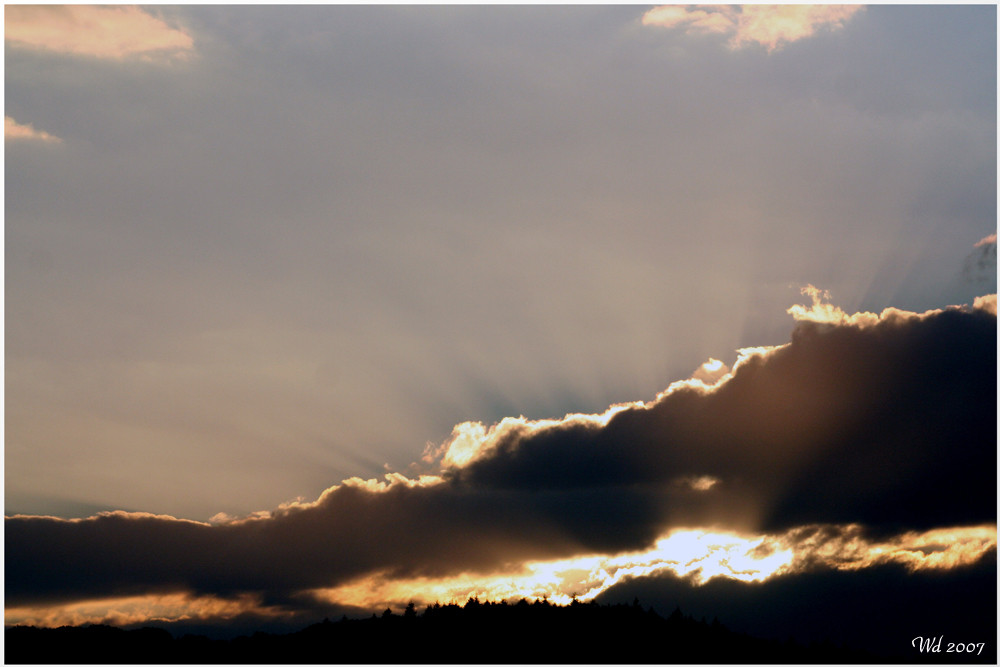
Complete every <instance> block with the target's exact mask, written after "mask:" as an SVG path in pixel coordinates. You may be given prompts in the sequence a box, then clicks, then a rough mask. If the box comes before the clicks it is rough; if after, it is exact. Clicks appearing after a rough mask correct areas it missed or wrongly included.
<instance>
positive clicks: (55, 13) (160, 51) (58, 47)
mask: <svg viewBox="0 0 1000 667" xmlns="http://www.w3.org/2000/svg"><path fill="white" fill-rule="evenodd" d="M4 27H5V35H4V36H5V39H6V40H7V43H8V44H9V45H10V46H12V47H15V48H30V49H43V50H47V51H56V52H59V53H68V54H72V55H78V56H81V55H82V56H92V57H96V58H110V59H116V60H121V59H123V58H127V57H133V56H141V57H144V58H147V59H148V58H149V57H151V56H153V55H159V56H173V57H183V56H185V55H186V54H188V53H190V52H191V50H192V49H193V48H194V40H193V39H192V38H191V36H190V35H188V34H187V33H185V32H184V31H182V30H178V29H176V28H171V27H170V26H168V25H167V24H166V23H165V22H164V21H162V20H161V19H159V18H156V17H155V16H153V15H152V14H150V13H148V12H146V11H144V10H143V9H140V8H139V7H135V6H83V5H9V6H8V7H7V8H6V19H5V26H4Z"/></svg>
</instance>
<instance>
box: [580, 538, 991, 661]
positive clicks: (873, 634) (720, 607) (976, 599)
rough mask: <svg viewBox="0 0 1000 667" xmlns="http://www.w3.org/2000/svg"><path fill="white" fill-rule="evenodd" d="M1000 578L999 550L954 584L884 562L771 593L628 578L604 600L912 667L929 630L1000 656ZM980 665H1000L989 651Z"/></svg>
mask: <svg viewBox="0 0 1000 667" xmlns="http://www.w3.org/2000/svg"><path fill="white" fill-rule="evenodd" d="M996 576H997V569H996V550H995V549H994V550H993V551H992V552H989V553H987V554H984V556H983V557H982V558H981V559H980V560H979V561H977V562H976V563H975V564H974V565H972V566H969V567H965V568H961V569H958V570H952V571H951V572H949V574H948V576H942V573H941V572H940V571H936V570H920V571H916V572H914V571H910V570H908V569H907V568H906V567H905V566H903V565H901V564H898V563H885V564H881V565H876V566H873V567H869V568H866V569H863V570H840V569H815V570H808V571H801V572H796V573H792V574H789V575H787V576H783V577H778V578H775V579H772V580H769V581H768V582H767V584H766V585H759V584H757V583H755V582H754V583H747V582H743V581H739V580H736V579H730V578H725V577H716V578H714V579H711V580H710V581H708V582H706V583H705V584H704V585H702V586H692V585H690V581H689V580H688V578H687V577H684V576H682V575H678V574H676V573H674V572H671V571H669V570H663V571H662V572H661V573H659V574H658V575H655V576H653V577H643V578H633V579H626V580H623V581H622V582H621V583H619V584H618V585H616V586H614V587H612V588H611V589H609V590H608V591H607V592H605V593H604V594H602V595H601V596H600V597H599V598H598V601H599V602H602V603H612V604H613V603H629V602H631V601H632V600H633V599H634V598H635V597H636V596H638V597H639V599H640V601H641V602H642V604H643V605H654V606H655V607H656V608H657V609H658V610H659V611H660V612H661V613H664V612H667V613H669V611H670V610H672V609H674V608H675V607H677V606H678V605H679V606H680V608H681V610H682V611H683V612H684V613H685V614H690V615H692V616H694V617H695V618H700V617H702V616H706V617H707V618H709V619H711V618H712V617H713V616H714V615H718V617H719V619H720V620H721V621H722V622H723V623H724V624H725V625H726V627H728V628H729V629H731V630H734V631H737V632H746V633H749V634H751V635H753V636H757V637H767V638H771V639H775V640H778V641H785V640H787V639H788V637H794V638H796V640H797V641H798V642H800V643H808V642H811V641H824V640H833V641H836V642H837V643H841V642H844V643H846V644H848V645H850V646H857V647H861V648H868V649H870V650H873V651H879V652H884V653H889V654H895V655H899V656H900V657H901V658H903V659H902V660H900V662H907V663H912V662H917V661H918V659H917V658H916V657H915V655H914V653H915V652H914V651H913V649H912V647H911V643H910V642H911V641H912V640H913V638H914V637H916V636H918V635H923V636H927V635H928V634H930V633H931V632H933V634H935V635H936V636H937V635H941V634H944V635H946V636H947V637H949V638H950V637H955V638H956V639H955V641H958V639H957V637H960V636H961V637H977V638H978V639H975V641H977V642H981V641H985V642H986V643H987V651H990V650H993V651H994V652H995V641H994V639H993V638H995V637H996V610H997V607H996ZM930 628H934V629H933V630H930ZM946 641H947V640H946ZM965 641H972V640H965ZM991 647H992V648H991ZM982 659H983V661H984V662H989V663H992V662H995V660H996V658H995V657H993V658H992V659H991V658H989V656H988V655H987V653H986V652H985V651H984V655H983V657H982Z"/></svg>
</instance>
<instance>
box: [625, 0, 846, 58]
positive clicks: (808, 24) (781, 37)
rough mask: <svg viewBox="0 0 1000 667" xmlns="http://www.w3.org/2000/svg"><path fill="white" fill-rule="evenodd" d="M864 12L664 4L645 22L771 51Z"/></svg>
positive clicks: (842, 7)
mask: <svg viewBox="0 0 1000 667" xmlns="http://www.w3.org/2000/svg"><path fill="white" fill-rule="evenodd" d="M862 9H863V7H862V6H861V5H740V6H735V5H720V6H713V7H702V6H700V5H689V6H683V5H664V6H660V7H655V8H653V9H651V10H649V11H648V12H646V13H645V14H644V15H643V17H642V23H643V25H649V26H658V27H661V28H670V29H678V30H683V31H685V32H686V33H688V34H694V35H704V34H716V35H724V36H728V37H729V42H728V44H729V47H730V48H731V49H741V48H746V47H748V46H752V45H760V46H763V47H764V48H765V49H767V51H768V52H772V51H777V50H780V49H781V48H783V47H784V46H786V45H788V44H791V43H792V42H797V41H799V40H802V39H806V38H808V37H812V36H813V35H815V34H816V33H817V32H820V31H822V30H837V29H839V28H843V27H844V26H845V25H846V24H847V22H848V21H849V20H850V19H851V18H852V17H853V16H854V15H856V14H857V13H858V12H859V11H861V10H862Z"/></svg>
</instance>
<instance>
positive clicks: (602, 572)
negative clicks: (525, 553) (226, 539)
mask: <svg viewBox="0 0 1000 667" xmlns="http://www.w3.org/2000/svg"><path fill="white" fill-rule="evenodd" d="M996 546H997V531H996V527H995V526H972V527H960V528H947V529H935V530H929V531H924V532H918V531H910V532H906V533H903V534H901V535H897V536H895V537H892V538H889V539H886V540H881V541H878V540H872V539H869V538H867V537H866V536H865V534H864V531H863V529H862V528H861V527H860V526H857V525H847V526H809V527H804V528H798V529H794V530H791V531H787V532H785V533H782V534H778V535H740V534H737V533H732V532H719V531H711V530H696V529H679V530H673V531H670V532H669V533H668V534H666V535H664V536H663V537H661V538H660V539H658V540H657V541H656V543H655V544H654V545H653V547H652V548H650V549H646V550H643V551H634V552H626V553H622V554H613V555H594V554H590V555H585V556H579V557H575V558H565V559H559V560H551V561H538V562H529V563H525V564H523V565H521V566H519V567H517V568H516V569H514V570H511V571H502V572H497V573H487V574H482V573H480V574H475V573H462V574H459V575H454V576H447V577H440V578H430V577H409V578H394V577H390V576H387V575H386V574H384V573H382V574H375V575H370V576H365V577H360V578H358V579H355V580H353V581H350V582H348V583H345V584H344V585H341V586H337V587H335V588H325V589H316V590H314V591H313V592H312V595H313V596H315V597H316V598H317V599H318V600H321V601H323V602H327V603H332V604H346V605H351V606H357V607H361V608H371V609H375V608H384V607H387V606H388V607H393V606H395V607H402V606H405V605H406V604H408V603H409V602H415V603H417V604H420V605H425V604H433V603H435V602H440V603H442V604H450V603H455V604H461V603H462V602H464V601H465V600H467V599H469V598H470V597H478V598H481V599H484V600H486V599H489V600H516V599H520V598H525V599H527V600H529V601H532V600H541V599H548V600H549V601H551V602H554V603H556V604H569V603H570V602H571V601H572V600H573V599H577V600H579V601H581V602H587V601H589V600H593V599H594V598H596V597H597V596H598V595H600V594H601V593H604V592H605V591H607V590H608V589H610V588H611V587H612V586H615V585H616V584H619V583H622V582H624V581H626V580H629V579H635V578H637V577H647V576H656V575H658V574H662V573H671V574H673V575H676V576H680V577H685V578H687V580H688V581H689V582H690V583H691V584H693V585H696V586H700V585H703V584H704V583H706V582H708V581H709V580H711V579H714V578H716V577H723V578H728V579H734V580H737V581H743V582H748V583H749V582H762V581H766V580H768V579H771V578H772V577H781V576H785V575H789V574H794V573H798V572H802V571H805V570H817V569H826V570H860V569H863V568H867V567H874V566H878V565H883V564H886V563H899V564H902V565H904V566H905V567H907V568H908V569H909V570H911V571H916V570H950V569H953V568H957V567H964V566H969V565H972V564H974V563H976V562H977V561H978V560H979V559H980V558H982V557H983V556H984V555H985V554H986V553H987V552H988V551H990V550H991V549H996Z"/></svg>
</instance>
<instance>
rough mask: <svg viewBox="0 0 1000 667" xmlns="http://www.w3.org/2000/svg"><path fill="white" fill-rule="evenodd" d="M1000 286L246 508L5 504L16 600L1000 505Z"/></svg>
mask: <svg viewBox="0 0 1000 667" xmlns="http://www.w3.org/2000/svg"><path fill="white" fill-rule="evenodd" d="M808 293H809V294H810V295H814V293H813V292H808ZM988 302H990V300H989V299H986V300H984V302H982V303H980V304H979V305H978V306H977V307H976V308H971V309H970V308H958V307H949V308H946V309H943V310H938V311H929V312H927V313H923V314H916V313H905V312H903V311H892V312H890V313H888V314H883V315H882V316H874V315H871V314H866V316H865V317H857V316H843V317H841V316H838V317H836V318H833V319H832V320H824V321H821V322H817V321H813V320H810V319H808V318H806V319H798V320H797V322H796V325H795V329H794V331H793V334H792V338H791V342H790V343H788V344H786V345H783V346H780V347H774V348H765V349H758V350H745V351H741V355H740V357H739V359H738V361H737V362H736V363H735V364H734V367H733V370H732V371H731V373H730V374H729V375H728V377H727V378H723V379H721V380H719V381H718V382H717V383H716V384H715V385H712V386H708V385H706V384H705V383H704V382H701V381H690V382H681V383H675V385H672V387H671V389H668V390H667V391H665V392H663V393H661V394H660V395H659V396H658V397H657V398H656V399H655V400H653V401H651V402H648V403H644V402H634V403H628V404H622V405H618V406H613V407H612V408H610V409H609V410H608V411H606V412H605V413H604V414H602V415H577V414H574V415H567V416H566V417H565V418H563V419H552V420H537V421H532V420H527V419H524V418H523V417H522V418H518V419H513V418H511V419H506V420H503V421H501V422H500V423H499V424H496V425H494V426H492V427H489V428H486V427H485V426H483V425H481V424H476V423H466V424H462V425H459V426H458V427H456V429H455V433H454V434H453V437H452V438H451V440H450V442H449V443H446V445H447V446H446V447H442V448H439V449H438V451H437V452H436V457H437V458H434V457H431V461H440V463H439V464H438V465H439V466H440V467H439V469H437V470H436V471H435V474H428V475H424V476H421V477H418V478H409V477H406V476H404V475H401V474H398V473H391V474H389V475H386V476H385V478H384V480H382V481H376V480H361V479H357V478H354V479H349V480H346V481H345V482H343V483H341V484H340V485H337V486H334V487H331V488H330V489H328V490H327V491H325V492H324V493H323V494H322V495H321V496H320V497H319V498H318V499H317V500H316V501H314V502H303V501H294V502H291V503H287V504H285V505H282V506H281V507H278V508H277V509H275V510H273V511H269V512H260V513H256V514H254V515H251V516H248V517H244V518H242V519H234V518H232V517H227V516H225V515H222V514H220V515H218V516H217V517H215V521H216V523H214V524H209V523H201V522H196V521H187V520H178V519H174V518H172V517H167V516H158V515H152V514H139V513H126V512H111V513H102V514H99V515H97V516H95V517H90V518H87V519H71V520H63V519H57V518H53V517H30V516H15V517H9V518H7V519H6V524H5V531H6V532H5V542H6V545H7V549H6V561H5V563H6V564H5V567H6V596H7V597H6V600H7V604H8V605H12V606H27V605H32V604H39V603H46V602H47V603H56V602H59V601H64V602H65V601H80V600H87V599H93V598H101V597H126V596H136V595H145V594H158V595H167V594H173V593H180V592H184V593H192V594H195V595H197V596H222V597H226V598H232V597H233V596H240V595H246V594H255V595H261V596H263V598H262V599H264V600H288V599H290V598H294V596H296V595H301V594H303V592H306V591H310V590H314V589H319V588H324V587H325V588H329V587H336V586H338V585H344V584H347V583H349V582H351V581H354V580H357V579H358V578H359V577H366V576H371V575H374V574H376V573H377V574H379V576H382V577H387V578H389V579H399V578H419V577H425V578H440V577H447V576H454V575H458V574H460V573H476V572H478V573H498V572H517V571H519V568H521V567H522V566H523V564H524V563H526V562H529V561H545V560H552V559H560V558H564V559H565V558H573V557H578V556H580V555H584V554H615V553H621V552H625V551H634V550H642V549H647V548H651V547H653V546H655V544H656V543H657V540H660V539H662V536H663V535H665V534H668V533H669V532H670V531H672V530H676V529H679V528H682V527H700V528H703V529H709V528H711V529H713V530H724V531H735V532H744V533H745V532H748V531H749V532H758V533H759V532H760V531H763V533H764V534H780V533H783V532H787V531H790V530H793V529H797V528H800V527H802V526H809V525H817V524H819V525H828V524H832V525H852V524H857V525H860V526H863V527H864V528H863V530H864V531H865V532H864V534H863V537H864V539H865V540H867V541H868V542H871V543H873V544H874V542H872V540H875V541H878V540H882V541H883V542H885V540H889V541H890V542H891V541H892V540H893V539H895V540H896V542H892V543H893V544H896V545H897V546H898V545H899V544H904V543H908V542H907V540H910V541H911V542H912V535H926V534H927V531H929V530H934V529H939V528H948V527H952V526H959V525H982V524H988V523H991V522H993V523H995V520H996V515H995V502H994V501H995V494H996V477H995V470H996V316H995V312H991V311H990V309H989V307H984V304H985V303H988ZM992 303H994V304H995V297H994V298H993V299H992ZM814 305H815V304H814ZM713 365H714V364H713ZM424 464H425V465H427V461H425V462H424ZM837 531H840V532H839V533H838V532H837ZM834 532H835V533H836V534H838V535H841V537H840V538H839V539H840V542H836V541H835V540H834V541H831V540H832V538H831V539H827V540H823V541H820V542H816V541H815V539H813V538H815V531H814V532H813V533H808V532H806V533H799V534H796V535H797V537H794V538H787V539H786V543H785V546H786V547H787V546H788V545H796V544H797V545H799V546H800V547H801V545H805V544H807V542H808V541H807V540H806V539H805V537H806V536H808V537H810V539H813V542H812V543H809V544H814V548H813V552H815V553H818V554H826V553H827V552H824V551H822V549H821V548H820V547H823V546H824V545H825V546H826V547H829V545H831V544H839V545H840V546H839V547H838V549H835V551H839V552H842V551H844V548H845V547H844V545H848V544H853V542H852V541H851V539H853V538H855V537H858V535H854V534H851V535H849V537H851V539H846V538H843V531H842V529H835V530H834ZM994 532H995V531H994ZM907 535H909V536H911V537H906V536H907ZM994 539H995V538H994ZM925 541H926V540H925ZM928 544H929V542H928ZM816 545H818V546H816ZM923 546H927V545H926V544H924V545H923ZM774 548H778V547H777V546H776V547H774ZM782 548H784V547H782ZM828 551H829V549H828ZM911 551H912V550H911ZM66 554H72V557H71V558H67V557H66Z"/></svg>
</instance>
